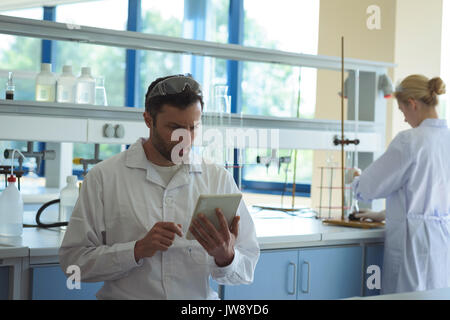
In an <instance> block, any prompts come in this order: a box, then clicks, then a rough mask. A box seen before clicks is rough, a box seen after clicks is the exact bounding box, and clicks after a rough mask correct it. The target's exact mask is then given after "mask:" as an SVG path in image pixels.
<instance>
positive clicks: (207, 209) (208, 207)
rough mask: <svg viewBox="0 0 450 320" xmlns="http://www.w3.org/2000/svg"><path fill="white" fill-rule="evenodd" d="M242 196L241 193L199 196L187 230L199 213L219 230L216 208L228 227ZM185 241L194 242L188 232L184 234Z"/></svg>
mask: <svg viewBox="0 0 450 320" xmlns="http://www.w3.org/2000/svg"><path fill="white" fill-rule="evenodd" d="M241 199H242V194H241V193H230V194H201V195H200V196H199V197H198V200H197V205H196V206H195V209H194V212H193V214H192V219H191V223H190V224H189V228H190V226H191V225H192V221H193V220H194V219H196V218H197V216H198V214H199V213H203V214H204V215H205V217H206V218H208V220H209V221H211V223H212V224H213V225H214V227H216V229H217V230H220V223H219V219H218V218H217V214H216V208H220V209H221V210H222V212H223V215H224V216H225V220H226V221H227V223H228V226H230V225H231V222H232V221H233V218H234V217H235V216H236V212H237V209H238V207H239V203H240V202H241ZM186 239H188V240H195V237H194V235H193V234H192V233H191V231H190V230H188V232H187V234H186Z"/></svg>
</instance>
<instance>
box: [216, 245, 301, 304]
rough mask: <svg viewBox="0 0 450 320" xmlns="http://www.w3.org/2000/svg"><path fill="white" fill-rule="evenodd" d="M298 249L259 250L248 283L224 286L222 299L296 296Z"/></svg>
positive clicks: (285, 297) (283, 298)
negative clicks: (252, 274)
mask: <svg viewBox="0 0 450 320" xmlns="http://www.w3.org/2000/svg"><path fill="white" fill-rule="evenodd" d="M297 265H298V250H280V251H266V252H261V255H260V257H259V261H258V264H257V265H256V268H255V274H254V281H253V283H252V284H250V285H238V286H225V288H224V296H223V298H224V299H227V300H241V299H261V300H264V299H273V300H276V299H282V300H295V299H296V298H297V271H298V268H297Z"/></svg>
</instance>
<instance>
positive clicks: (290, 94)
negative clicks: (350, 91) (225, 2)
mask: <svg viewBox="0 0 450 320" xmlns="http://www.w3.org/2000/svg"><path fill="white" fill-rule="evenodd" d="M244 13H245V18H244V39H243V44H244V45H245V46H251V47H261V48H269V49H275V50H281V51H290V52H296V53H306V54H317V49H318V35H319V1H311V0H300V1H289V0H281V1H277V2H274V1H269V0H244ZM268 21H270V23H268ZM241 87H242V92H243V94H242V97H241V104H242V112H243V113H245V114H257V115H271V116H281V117H297V108H298V99H299V97H300V109H299V115H298V117H301V118H313V117H314V106H315V102H316V101H315V97H316V69H313V68H300V67H293V66H287V65H275V64H268V63H253V62H244V63H243V76H242V84H241Z"/></svg>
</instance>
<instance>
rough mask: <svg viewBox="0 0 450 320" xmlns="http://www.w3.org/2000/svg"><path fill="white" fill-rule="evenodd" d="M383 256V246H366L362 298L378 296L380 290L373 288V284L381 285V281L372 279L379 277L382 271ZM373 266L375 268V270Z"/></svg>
mask: <svg viewBox="0 0 450 320" xmlns="http://www.w3.org/2000/svg"><path fill="white" fill-rule="evenodd" d="M383 255H384V245H383V244H370V245H367V246H366V256H365V261H364V270H363V271H364V283H363V285H364V296H375V295H379V294H380V289H377V288H376V286H374V284H376V282H377V281H378V283H379V284H381V279H374V277H381V273H382V270H383ZM373 266H375V268H374V267H373ZM378 271H379V273H378ZM376 273H378V274H376ZM368 281H369V284H368Z"/></svg>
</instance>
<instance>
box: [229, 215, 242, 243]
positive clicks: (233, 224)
mask: <svg viewBox="0 0 450 320" xmlns="http://www.w3.org/2000/svg"><path fill="white" fill-rule="evenodd" d="M239 220H241V217H240V216H235V217H234V219H233V221H232V222H231V229H230V231H231V233H232V234H234V236H235V237H236V238H237V237H238V233H239Z"/></svg>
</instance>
